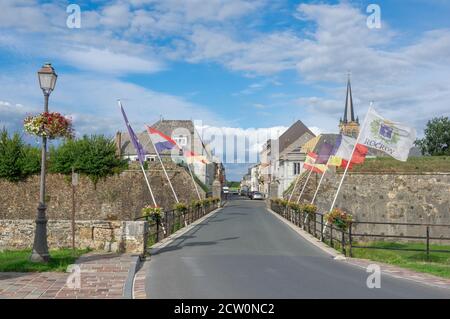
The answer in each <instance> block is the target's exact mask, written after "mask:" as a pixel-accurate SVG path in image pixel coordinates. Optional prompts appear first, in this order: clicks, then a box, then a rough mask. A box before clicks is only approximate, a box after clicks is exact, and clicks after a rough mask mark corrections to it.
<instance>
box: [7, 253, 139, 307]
mask: <svg viewBox="0 0 450 319" xmlns="http://www.w3.org/2000/svg"><path fill="white" fill-rule="evenodd" d="M132 261H133V258H132V256H131V255H118V254H105V253H103V254H101V253H90V254H87V255H85V256H82V257H80V258H79V259H78V260H77V261H76V264H77V265H79V266H80V268H79V269H80V280H79V283H80V285H79V288H75V289H74V288H71V287H69V285H67V284H66V282H67V279H68V278H69V276H71V279H72V280H71V281H70V282H71V285H74V286H76V283H77V281H76V280H74V278H75V273H76V272H74V273H73V275H71V274H69V273H56V272H47V273H11V272H9V273H0V298H14V299H16V298H17V299H22V298H23V299H91V298H92V299H97V298H101V299H103V298H107V299H110V298H111V299H118V298H122V296H123V287H124V285H125V281H126V279H127V275H128V269H129V268H130V266H131V263H132Z"/></svg>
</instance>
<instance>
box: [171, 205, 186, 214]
mask: <svg viewBox="0 0 450 319" xmlns="http://www.w3.org/2000/svg"><path fill="white" fill-rule="evenodd" d="M173 209H174V210H175V211H176V212H178V213H182V214H184V213H186V212H187V211H188V206H187V205H186V204H185V203H177V204H175V205H174V206H173Z"/></svg>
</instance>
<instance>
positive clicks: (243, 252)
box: [146, 199, 450, 299]
mask: <svg viewBox="0 0 450 319" xmlns="http://www.w3.org/2000/svg"><path fill="white" fill-rule="evenodd" d="M368 275H369V274H368V273H366V272H365V270H364V269H361V268H358V267H356V266H352V265H349V264H346V263H343V262H339V261H336V260H334V259H333V258H332V257H331V256H329V255H328V254H325V253H324V252H322V250H320V249H319V248H317V247H315V246H314V245H312V244H310V243H309V242H307V241H306V240H304V239H303V238H302V237H301V236H299V235H298V234H297V233H295V232H294V231H293V230H292V229H291V228H289V227H288V226H287V225H285V224H284V223H283V222H282V221H280V220H279V219H277V218H276V217H275V216H273V215H272V214H271V213H269V212H268V211H267V210H266V208H265V203H264V202H261V201H259V202H257V201H251V200H245V199H237V200H230V201H228V203H227V205H226V206H225V208H224V209H222V210H221V211H220V212H218V213H217V214H215V215H214V216H212V217H210V218H208V219H207V220H205V221H203V222H202V223H200V224H199V225H198V226H195V227H194V228H193V229H192V230H190V231H189V232H187V233H186V234H184V235H182V236H181V237H179V238H178V239H176V240H174V241H173V242H172V243H171V244H169V245H168V246H166V247H164V248H161V249H159V250H154V251H152V257H151V259H150V264H149V268H148V272H147V276H146V293H147V297H148V298H183V299H197V298H202V299H210V298H224V299H231V298H236V299H264V298H267V299H279V298H289V299H291V298H450V291H449V290H444V289H439V288H433V287H429V286H425V285H421V284H418V283H414V282H412V281H407V280H402V279H396V278H393V277H390V276H387V275H382V278H381V288H380V289H369V288H367V286H366V280H367V276H368Z"/></svg>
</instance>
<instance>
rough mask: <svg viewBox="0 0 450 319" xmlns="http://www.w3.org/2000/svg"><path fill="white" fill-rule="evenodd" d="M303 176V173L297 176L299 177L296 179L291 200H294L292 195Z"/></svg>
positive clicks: (292, 193)
mask: <svg viewBox="0 0 450 319" xmlns="http://www.w3.org/2000/svg"><path fill="white" fill-rule="evenodd" d="M301 177H302V174H300V175H299V176H297V178H296V179H295V184H294V188H293V189H292V192H291V195H290V196H289V202H290V201H291V200H292V196H293V195H294V192H295V189H296V188H297V184H298V182H299V181H300V180H301Z"/></svg>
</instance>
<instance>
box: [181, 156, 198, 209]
mask: <svg viewBox="0 0 450 319" xmlns="http://www.w3.org/2000/svg"><path fill="white" fill-rule="evenodd" d="M183 153H184V151H183ZM184 159H185V160H186V164H187V167H188V170H189V174H190V175H191V178H192V183H193V184H194V187H195V191H196V192H197V195H198V199H199V200H201V199H202V197H201V196H200V192H199V191H198V187H197V183H196V182H195V179H194V174H193V173H192V170H191V167H190V166H189V162H188V160H187V158H186V156H185V157H184Z"/></svg>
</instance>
